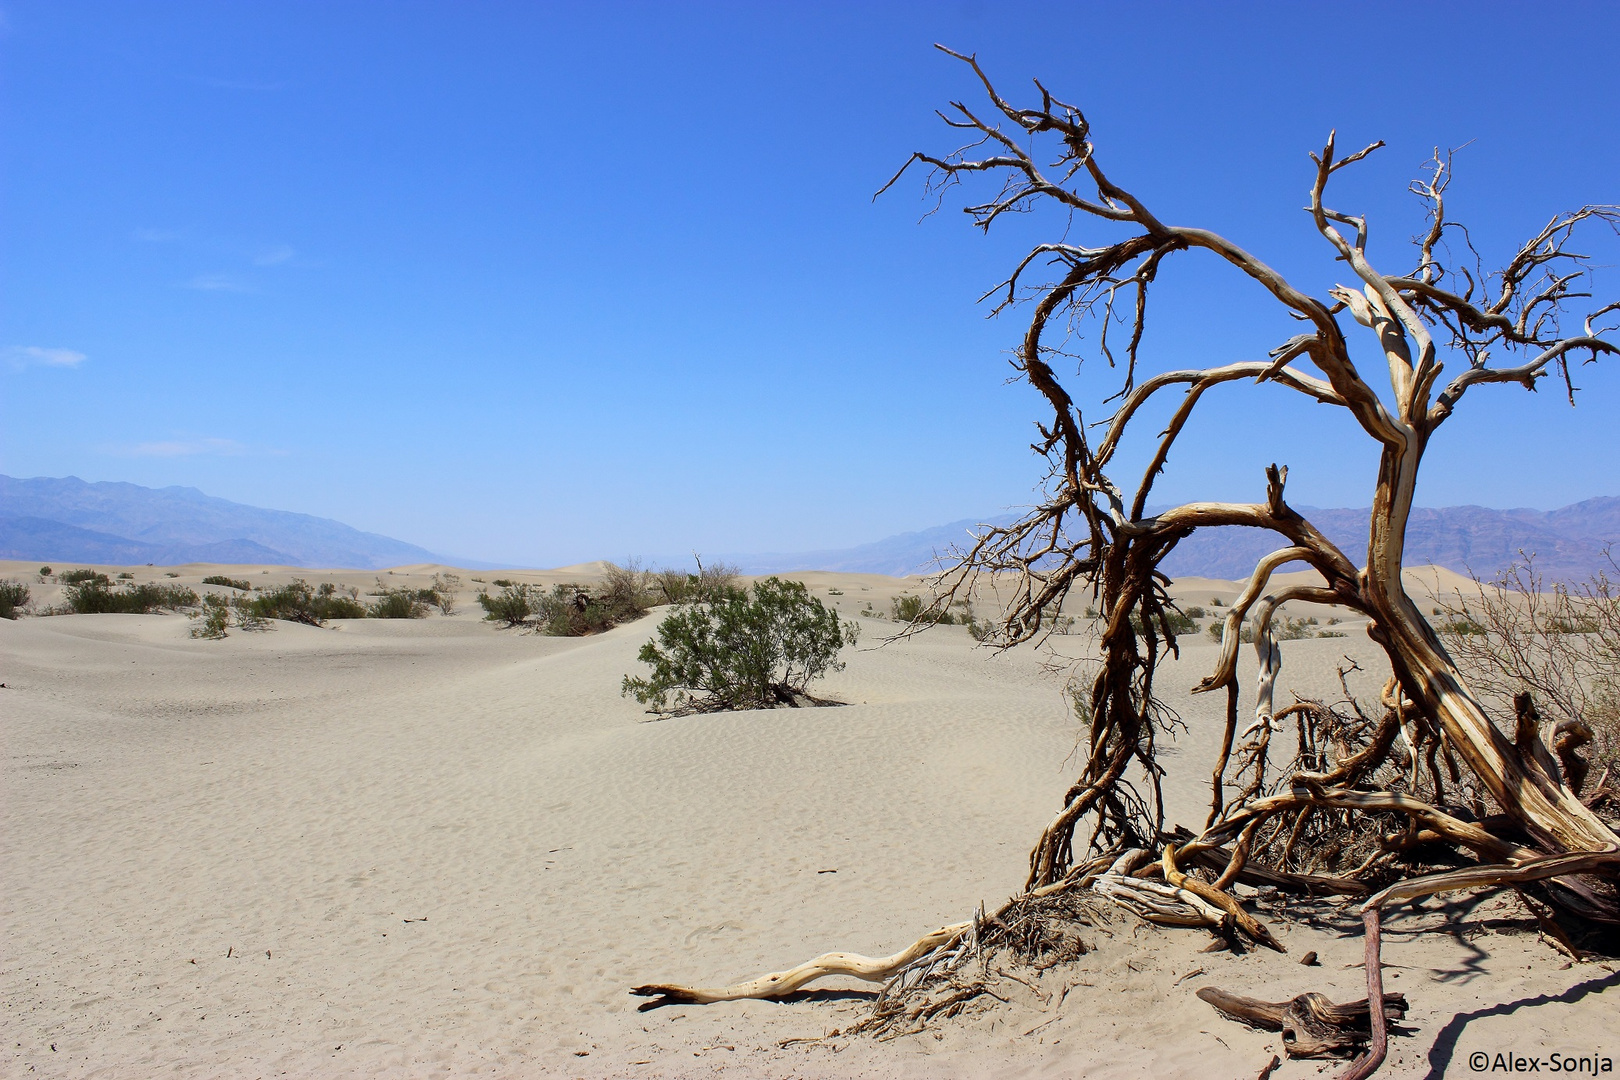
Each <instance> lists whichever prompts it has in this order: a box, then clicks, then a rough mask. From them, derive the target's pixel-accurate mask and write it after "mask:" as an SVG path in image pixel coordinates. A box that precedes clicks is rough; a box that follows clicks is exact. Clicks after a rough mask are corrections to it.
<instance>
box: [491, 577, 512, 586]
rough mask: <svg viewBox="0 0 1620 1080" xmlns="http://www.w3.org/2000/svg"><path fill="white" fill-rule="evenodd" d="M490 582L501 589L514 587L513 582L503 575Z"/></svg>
mask: <svg viewBox="0 0 1620 1080" xmlns="http://www.w3.org/2000/svg"><path fill="white" fill-rule="evenodd" d="M490 584H491V585H494V586H497V587H498V588H502V589H511V588H515V587H516V583H515V582H512V581H509V580H507V579H506V578H503V577H498V578H496V579H495V580H494V581H492V582H490Z"/></svg>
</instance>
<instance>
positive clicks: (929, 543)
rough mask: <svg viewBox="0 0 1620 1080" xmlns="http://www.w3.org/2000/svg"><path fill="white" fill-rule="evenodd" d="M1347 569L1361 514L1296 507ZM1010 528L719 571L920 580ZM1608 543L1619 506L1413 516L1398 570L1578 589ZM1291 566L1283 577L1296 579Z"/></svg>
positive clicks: (1206, 569)
mask: <svg viewBox="0 0 1620 1080" xmlns="http://www.w3.org/2000/svg"><path fill="white" fill-rule="evenodd" d="M1297 509H1298V510H1299V512H1300V513H1301V514H1302V515H1304V516H1305V517H1307V518H1309V519H1310V521H1311V522H1312V523H1313V524H1314V525H1316V527H1317V528H1318V529H1320V530H1321V531H1322V533H1323V534H1324V535H1326V536H1327V538H1328V539H1329V540H1331V541H1332V542H1333V543H1334V544H1336V545H1338V547H1339V549H1340V550H1342V551H1343V552H1344V553H1345V555H1347V556H1348V557H1349V558H1350V560H1351V561H1352V562H1354V563H1356V565H1358V566H1359V565H1363V564H1364V563H1365V562H1366V559H1367V520H1368V516H1369V514H1370V511H1369V510H1366V509H1360V510H1345V509H1327V510H1324V509H1318V508H1315V507H1298V508H1297ZM1012 520H1014V518H1013V517H1012V516H1010V515H1001V516H998V517H994V518H982V519H973V518H967V519H964V520H962V521H956V522H952V523H951V524H949V525H941V526H937V527H935V528H932V529H924V530H921V531H919V532H911V533H900V534H898V535H896V536H891V537H888V538H886V539H883V540H879V541H876V542H874V543H870V544H862V545H860V546H857V547H851V548H843V549H839V550H833V551H812V552H801V553H798V554H768V555H731V556H726V557H725V558H726V561H728V562H732V563H735V564H737V565H738V566H739V567H740V568H741V569H742V570H743V571H744V572H745V573H750V574H770V573H782V572H786V571H790V570H840V571H845V572H849V573H868V574H892V575H896V576H902V575H905V574H917V573H928V572H930V571H931V570H933V569H935V568H936V567H937V566H938V565H939V564H938V559H939V558H940V557H941V556H944V555H946V554H947V553H948V551H949V550H950V548H951V546H952V545H957V546H966V545H967V544H968V543H969V542H970V537H969V533H970V532H971V531H972V530H973V529H974V528H975V527H976V526H977V525H978V524H980V522H983V523H986V524H1006V523H1008V522H1010V521H1012ZM1610 542H1620V498H1617V497H1613V496H1602V497H1599V498H1594V499H1587V500H1585V501H1583V502H1578V503H1574V504H1572V505H1570V506H1565V507H1562V508H1560V509H1557V510H1550V511H1543V510H1532V509H1525V508H1518V509H1511V510H1494V509H1491V508H1490V507H1485V506H1449V507H1443V508H1429V507H1419V508H1416V509H1414V510H1413V511H1412V516H1411V518H1410V522H1409V525H1408V527H1407V534H1406V559H1405V563H1406V565H1407V566H1424V565H1430V564H1432V565H1435V566H1443V567H1446V568H1447V569H1448V570H1455V571H1457V572H1458V573H1463V574H1466V573H1470V572H1473V573H1476V574H1478V575H1480V576H1481V577H1483V578H1486V579H1489V578H1490V577H1492V576H1493V575H1495V574H1496V573H1497V572H1498V571H1500V570H1502V569H1503V568H1504V567H1506V566H1507V565H1508V564H1509V563H1511V562H1513V561H1514V560H1515V559H1517V558H1519V554H1520V552H1521V551H1523V552H1531V553H1533V554H1534V555H1535V556H1536V566H1537V568H1538V569H1539V571H1540V572H1541V573H1542V575H1543V576H1544V577H1545V578H1546V579H1547V580H1549V581H1582V580H1585V579H1587V578H1589V577H1591V576H1592V575H1593V574H1595V573H1597V572H1599V571H1600V570H1608V571H1610V572H1612V570H1613V567H1612V566H1611V564H1610V563H1609V562H1608V560H1607V559H1606V558H1605V557H1604V548H1605V546H1606V545H1607V544H1609V543H1610ZM1281 546H1283V545H1282V541H1281V539H1280V538H1279V537H1277V536H1276V535H1275V534H1273V533H1270V532H1267V531H1265V530H1261V529H1246V528H1236V527H1234V528H1221V529H1207V530H1201V531H1199V532H1197V533H1194V534H1193V535H1192V536H1190V537H1188V538H1187V539H1185V540H1183V541H1182V542H1181V543H1180V544H1178V545H1177V546H1176V549H1175V550H1174V551H1172V552H1171V553H1170V556H1169V557H1168V558H1167V559H1166V560H1165V562H1164V569H1165V572H1166V573H1169V574H1171V575H1172V576H1177V577H1189V576H1196V577H1213V578H1225V579H1228V580H1232V579H1241V578H1245V577H1247V576H1248V575H1249V574H1250V573H1251V572H1252V571H1253V570H1254V566H1255V563H1257V562H1258V561H1259V560H1260V558H1261V557H1262V556H1263V555H1265V554H1266V553H1267V552H1270V551H1275V550H1276V549H1277V548H1278V547H1281ZM1299 568H1300V567H1299V565H1298V564H1295V565H1293V566H1291V567H1289V569H1299Z"/></svg>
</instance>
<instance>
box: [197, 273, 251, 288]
mask: <svg viewBox="0 0 1620 1080" xmlns="http://www.w3.org/2000/svg"><path fill="white" fill-rule="evenodd" d="M186 288H188V289H200V290H202V291H203V292H236V293H245V292H253V288H252V286H249V285H246V284H244V283H242V282H241V281H238V280H237V279H236V278H233V277H231V276H230V275H229V274H198V275H197V276H196V277H194V278H192V279H191V280H190V281H188V282H186Z"/></svg>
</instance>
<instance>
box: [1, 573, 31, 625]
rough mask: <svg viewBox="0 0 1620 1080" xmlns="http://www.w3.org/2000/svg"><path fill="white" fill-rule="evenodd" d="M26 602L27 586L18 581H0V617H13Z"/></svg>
mask: <svg viewBox="0 0 1620 1080" xmlns="http://www.w3.org/2000/svg"><path fill="white" fill-rule="evenodd" d="M27 604H28V586H27V585H24V584H23V583H22V582H20V581H11V580H9V579H8V580H6V581H0V619H15V618H16V617H17V616H18V615H20V614H21V613H22V609H23V608H24V607H26V606H27Z"/></svg>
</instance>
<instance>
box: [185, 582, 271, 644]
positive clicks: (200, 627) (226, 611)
mask: <svg viewBox="0 0 1620 1080" xmlns="http://www.w3.org/2000/svg"><path fill="white" fill-rule="evenodd" d="M233 616H234V617H235V619H236V625H237V627H238V628H239V629H242V630H247V631H255V630H269V629H270V628H271V627H270V620H268V619H266V618H264V617H263V616H260V615H255V614H254V613H253V602H252V601H251V600H248V599H244V598H242V597H240V596H224V595H221V594H220V593H207V594H205V595H204V596H203V598H202V607H201V608H200V609H198V610H197V611H194V612H192V613H191V614H190V615H189V616H188V618H190V619H191V620H192V626H191V636H192V637H194V638H207V639H209V640H213V641H218V640H221V639H223V638H225V637H227V636H228V635H227V629H228V628H229V627H230V625H231V619H232V617H233Z"/></svg>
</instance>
